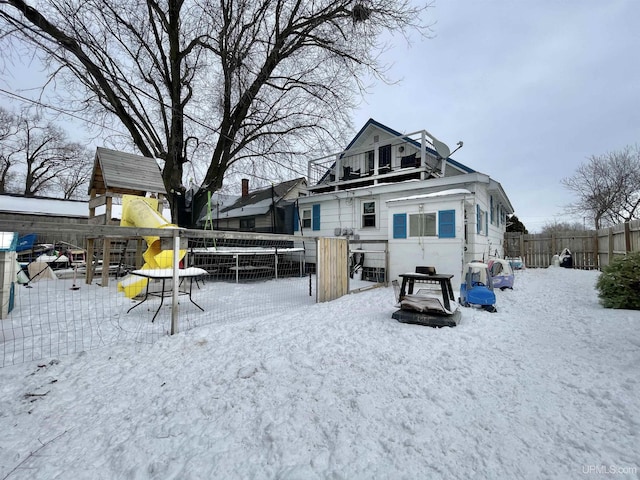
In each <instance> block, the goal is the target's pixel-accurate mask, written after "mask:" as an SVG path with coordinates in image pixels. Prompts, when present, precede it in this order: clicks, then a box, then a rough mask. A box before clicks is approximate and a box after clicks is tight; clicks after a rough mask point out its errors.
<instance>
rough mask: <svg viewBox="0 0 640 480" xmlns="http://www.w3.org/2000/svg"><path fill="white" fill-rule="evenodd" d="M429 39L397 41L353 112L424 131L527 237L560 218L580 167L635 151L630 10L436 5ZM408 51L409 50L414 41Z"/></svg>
mask: <svg viewBox="0 0 640 480" xmlns="http://www.w3.org/2000/svg"><path fill="white" fill-rule="evenodd" d="M427 18H428V19H430V20H431V21H433V22H436V23H435V25H433V31H434V32H433V33H434V38H432V39H428V40H424V41H414V42H413V44H412V45H411V46H410V47H409V48H408V47H407V46H406V45H405V44H403V43H402V42H401V41H400V39H398V40H397V45H398V47H397V48H395V49H394V50H393V51H392V52H389V54H388V55H387V59H388V61H390V62H394V67H393V68H392V69H391V70H390V74H391V75H393V76H395V77H396V78H402V79H403V80H402V83H401V85H400V86H398V85H388V86H387V85H379V86H378V87H376V88H374V89H372V94H371V96H369V97H368V98H367V101H366V103H365V104H363V105H362V107H361V108H360V109H359V110H358V112H356V115H355V126H356V128H360V127H361V126H362V125H363V124H364V123H365V122H366V121H367V120H368V119H369V118H374V119H376V120H378V121H379V122H381V123H383V124H385V125H387V126H389V127H391V128H393V129H395V130H398V131H401V132H407V133H408V132H413V131H416V130H420V129H425V130H427V131H429V132H430V133H431V134H433V135H435V136H436V137H438V138H439V140H441V141H444V142H445V143H447V144H448V145H449V146H450V147H451V149H452V150H453V148H454V147H455V144H456V143H457V142H458V141H459V140H462V141H464V147H463V148H462V149H461V150H459V151H458V152H456V153H455V154H454V155H453V158H455V159H456V160H458V161H460V162H462V163H464V164H466V165H467V166H469V167H471V168H473V169H475V170H477V171H480V172H482V173H486V174H488V175H490V176H491V177H492V178H494V179H496V180H497V181H499V182H500V183H501V184H502V186H503V188H504V189H505V191H506V193H507V195H508V196H509V198H510V199H511V203H512V204H513V207H514V209H515V211H516V215H518V217H519V218H520V220H522V221H523V222H524V224H525V225H526V227H527V228H528V229H529V230H530V231H535V230H539V229H540V228H541V227H542V226H544V225H545V224H546V223H550V222H553V221H554V220H557V221H579V222H581V223H582V222H583V221H586V223H587V226H590V224H591V223H592V221H591V220H590V219H588V218H587V219H583V218H582V217H578V218H570V217H568V216H567V215H566V214H565V213H564V212H565V206H566V205H567V204H568V203H570V202H571V201H572V196H571V194H570V192H568V191H567V190H566V189H565V188H564V187H563V186H562V185H561V184H560V179H561V178H562V177H566V176H570V175H571V174H572V173H573V172H574V171H575V170H576V168H577V167H578V166H579V165H580V164H581V163H583V162H584V161H586V159H587V157H588V156H590V155H600V154H603V153H606V152H611V151H615V150H620V149H622V148H624V147H625V146H627V145H635V144H636V143H640V136H639V133H640V128H639V127H640V102H639V100H640V61H639V57H640V27H639V21H640V1H637V0H606V1H595V0H553V1H552V0H545V1H524V0H523V1H520V0H486V1H469V0H438V1H437V2H436V3H435V6H434V7H433V8H431V9H429V10H428V13H427ZM414 40H416V39H414Z"/></svg>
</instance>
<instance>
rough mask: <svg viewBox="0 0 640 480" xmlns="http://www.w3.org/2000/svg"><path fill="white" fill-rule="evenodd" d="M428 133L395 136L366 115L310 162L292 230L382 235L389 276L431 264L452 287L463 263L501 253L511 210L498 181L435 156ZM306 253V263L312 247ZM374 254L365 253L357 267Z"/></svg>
mask: <svg viewBox="0 0 640 480" xmlns="http://www.w3.org/2000/svg"><path fill="white" fill-rule="evenodd" d="M428 138H432V137H431V136H430V134H428V133H427V132H426V131H424V130H423V131H419V132H415V133H413V134H401V133H399V132H396V131H394V130H392V129H391V128H389V127H387V126H385V125H382V124H381V123H379V122H377V121H375V120H373V119H370V120H369V121H368V122H367V123H366V124H365V126H364V127H363V128H362V129H361V130H360V132H358V134H357V135H356V136H355V138H354V139H353V140H352V141H351V143H350V144H349V145H348V147H347V148H346V149H345V150H344V151H342V152H338V153H335V154H332V155H329V156H326V157H323V158H320V159H316V160H312V161H310V162H309V187H308V191H309V195H308V196H307V197H300V198H299V200H298V210H297V215H298V218H296V219H295V226H294V230H295V232H296V233H297V234H302V235H305V236H324V237H327V236H346V237H348V238H349V239H351V240H388V246H389V270H390V271H389V272H388V273H389V275H388V277H387V278H388V280H389V281H390V280H393V279H395V278H397V277H398V275H399V274H401V273H404V272H413V271H414V270H415V267H416V266H418V265H424V266H434V267H436V270H437V272H438V273H449V274H453V275H454V278H453V283H454V285H455V288H457V287H458V286H459V284H460V275H461V272H462V268H463V266H464V264H465V263H467V262H470V261H472V260H483V261H488V259H489V258H490V257H493V256H502V255H503V254H504V251H503V237H504V232H505V229H506V219H507V215H509V214H512V213H513V211H514V210H513V207H512V205H511V202H510V201H509V198H508V197H507V195H506V193H505V192H504V190H503V189H502V186H501V185H500V184H499V183H498V182H496V181H495V180H493V179H491V178H490V177H489V176H488V175H485V174H483V173H479V172H477V171H475V170H473V169H471V168H469V167H467V166H465V165H463V164H461V163H459V162H456V161H455V160H453V159H451V158H446V159H442V158H441V157H440V156H439V154H438V153H436V151H435V150H434V149H432V148H431V145H433V144H434V143H436V144H438V143H439V142H437V141H433V139H432V141H431V142H430V144H428V143H427V139H428ZM459 145H461V142H460V144H459ZM440 151H443V150H442V149H440ZM445 151H446V150H445ZM445 155H448V154H447V153H445ZM354 248H358V244H356V245H352V249H354ZM362 248H363V249H365V250H366V249H367V248H369V247H367V246H366V244H363V247H362ZM309 254H310V256H309V258H307V261H308V262H311V263H313V262H314V261H315V260H314V258H313V256H314V255H315V252H313V251H311V252H309ZM381 258H382V257H381V256H378V259H377V260H375V259H371V260H368V259H367V258H366V255H365V268H366V267H367V261H377V262H380V261H381V260H380V259H381ZM380 266H381V265H376V267H380Z"/></svg>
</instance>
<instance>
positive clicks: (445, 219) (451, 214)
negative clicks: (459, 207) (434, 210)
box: [438, 210, 456, 238]
mask: <svg viewBox="0 0 640 480" xmlns="http://www.w3.org/2000/svg"><path fill="white" fill-rule="evenodd" d="M438 237H440V238H456V211H455V210H440V211H439V212H438Z"/></svg>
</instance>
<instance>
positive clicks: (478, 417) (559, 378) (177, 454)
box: [0, 268, 640, 480]
mask: <svg viewBox="0 0 640 480" xmlns="http://www.w3.org/2000/svg"><path fill="white" fill-rule="evenodd" d="M597 275H598V273H597V272H588V271H577V270H576V271H574V270H566V269H560V268H549V269H544V270H525V271H519V272H517V276H516V285H515V289H514V290H513V291H505V292H501V291H498V292H497V296H498V309H499V312H498V313H496V314H489V313H486V312H482V311H475V310H470V309H464V310H463V316H462V321H461V323H460V325H459V326H458V327H456V328H443V329H432V328H428V327H421V326H416V325H406V324H400V323H397V322H396V321H395V320H392V319H391V314H392V312H393V311H394V300H393V290H392V289H391V288H381V289H376V290H371V291H367V292H363V293H360V294H356V295H349V296H347V297H343V298H341V299H339V300H337V301H334V302H330V303H324V304H314V305H306V306H303V305H301V306H298V307H295V306H291V305H289V306H287V308H286V309H285V310H284V311H282V312H280V313H270V314H268V315H265V316H262V317H255V316H253V317H248V318H246V319H245V320H242V321H238V322H231V323H230V322H226V323H220V324H218V323H214V324H210V325H206V326H202V327H199V328H194V329H192V330H189V331H186V332H184V333H181V334H179V335H177V336H174V337H164V338H162V339H160V340H159V341H157V342H156V343H155V344H153V345H141V344H134V343H126V344H119V345H115V346H109V347H104V348H101V349H98V350H93V351H89V352H87V353H80V354H73V355H67V356H60V357H56V358H49V359H47V360H43V361H37V362H32V363H24V364H21V365H15V366H8V367H5V368H2V369H0V385H1V393H0V405H2V407H1V409H0V432H1V433H0V478H2V479H10V480H17V479H114V478H117V479H154V478H158V479H213V478H219V479H235V478H243V479H244V478H254V479H263V478H265V479H270V478H279V479H324V478H335V479H372V478H375V479H396V478H406V479H416V478H429V479H439V478H444V479H448V478H451V479H458V478H460V479H462V478H464V479H466V478H492V479H497V478H500V479H502V478H527V479H528V478H562V479H565V478H612V477H613V478H640V448H639V447H638V445H640V373H639V372H640V371H639V365H640V328H639V327H640V312H638V311H625V310H605V309H603V308H602V307H600V306H599V305H598V299H597V295H596V291H595V289H594V284H595V281H596V279H597Z"/></svg>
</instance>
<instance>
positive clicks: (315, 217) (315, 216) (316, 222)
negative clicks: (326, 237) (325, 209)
mask: <svg viewBox="0 0 640 480" xmlns="http://www.w3.org/2000/svg"><path fill="white" fill-rule="evenodd" d="M311 208H312V213H311V218H312V223H311V225H312V226H311V230H320V204H319V203H316V204H314V205H313V207H311Z"/></svg>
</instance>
